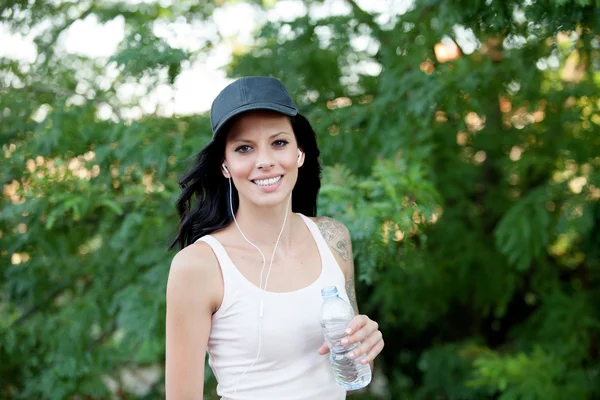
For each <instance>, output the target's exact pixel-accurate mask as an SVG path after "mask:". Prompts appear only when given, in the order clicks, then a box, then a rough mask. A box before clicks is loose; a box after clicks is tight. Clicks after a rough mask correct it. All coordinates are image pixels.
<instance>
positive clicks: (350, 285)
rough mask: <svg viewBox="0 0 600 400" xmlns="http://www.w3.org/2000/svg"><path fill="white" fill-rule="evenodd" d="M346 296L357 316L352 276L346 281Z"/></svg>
mask: <svg viewBox="0 0 600 400" xmlns="http://www.w3.org/2000/svg"><path fill="white" fill-rule="evenodd" d="M346 294H348V300H350V304H351V305H352V309H353V310H354V314H355V315H358V302H357V301H356V290H355V289H354V276H352V277H351V278H350V279H348V280H347V281H346Z"/></svg>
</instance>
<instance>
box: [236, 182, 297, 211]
mask: <svg viewBox="0 0 600 400" xmlns="http://www.w3.org/2000/svg"><path fill="white" fill-rule="evenodd" d="M251 185H254V184H253V183H251ZM285 186H287V185H285ZM251 189H252V190H250V193H248V192H247V193H245V196H244V197H246V199H247V200H248V201H249V202H250V203H252V204H254V205H255V206H258V207H275V206H278V205H280V204H282V203H285V202H286V201H288V199H289V195H290V194H291V192H292V190H293V189H294V188H293V187H284V186H283V185H282V186H281V187H279V188H278V189H277V191H275V192H272V193H261V192H260V189H259V190H256V189H257V188H255V187H252V188H251Z"/></svg>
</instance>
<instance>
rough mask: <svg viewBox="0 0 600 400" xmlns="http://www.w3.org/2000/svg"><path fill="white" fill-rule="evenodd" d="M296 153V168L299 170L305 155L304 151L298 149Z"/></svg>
mask: <svg viewBox="0 0 600 400" xmlns="http://www.w3.org/2000/svg"><path fill="white" fill-rule="evenodd" d="M298 152H299V157H298V168H300V167H301V166H303V165H304V159H305V158H306V155H305V154H304V150H302V149H301V148H298Z"/></svg>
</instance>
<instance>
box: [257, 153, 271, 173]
mask: <svg viewBox="0 0 600 400" xmlns="http://www.w3.org/2000/svg"><path fill="white" fill-rule="evenodd" d="M274 165H275V162H274V161H273V158H272V157H271V155H270V154H269V152H268V151H261V152H259V154H258V157H257V158H256V168H258V169H260V170H265V169H270V168H273V166H274Z"/></svg>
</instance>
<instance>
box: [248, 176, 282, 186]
mask: <svg viewBox="0 0 600 400" xmlns="http://www.w3.org/2000/svg"><path fill="white" fill-rule="evenodd" d="M280 179H281V175H280V176H278V177H276V178H269V179H255V180H254V183H256V184H257V185H259V186H271V185H274V184H276V183H277V182H279V180H280Z"/></svg>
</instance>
